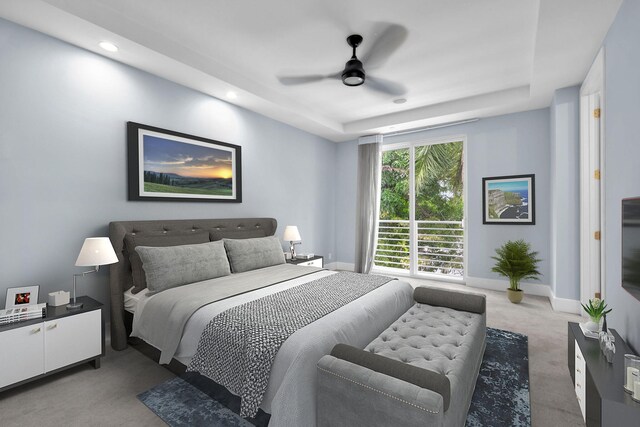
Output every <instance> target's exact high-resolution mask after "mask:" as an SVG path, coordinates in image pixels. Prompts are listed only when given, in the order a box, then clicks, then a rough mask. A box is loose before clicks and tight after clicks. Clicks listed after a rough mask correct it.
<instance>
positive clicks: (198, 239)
mask: <svg viewBox="0 0 640 427" xmlns="http://www.w3.org/2000/svg"><path fill="white" fill-rule="evenodd" d="M208 241H209V232H208V231H206V230H196V231H188V232H168V233H162V234H133V233H132V234H127V235H126V236H124V245H125V248H126V249H127V253H128V255H129V262H130V263H131V277H132V278H133V289H132V290H131V293H133V294H137V293H138V292H140V291H142V290H144V289H145V288H146V287H147V279H146V277H145V275H144V270H143V269H142V261H141V260H140V255H138V253H137V252H136V246H154V247H165V246H178V245H194V244H196V243H206V242H208Z"/></svg>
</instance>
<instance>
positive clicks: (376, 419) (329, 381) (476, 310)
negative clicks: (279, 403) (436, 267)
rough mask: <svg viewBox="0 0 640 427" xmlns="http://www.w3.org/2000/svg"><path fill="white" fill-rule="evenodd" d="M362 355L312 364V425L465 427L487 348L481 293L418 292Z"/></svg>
mask: <svg viewBox="0 0 640 427" xmlns="http://www.w3.org/2000/svg"><path fill="white" fill-rule="evenodd" d="M414 299H415V301H416V304H415V305H414V306H412V307H411V308H410V309H409V310H408V311H407V312H406V313H405V314H403V315H402V316H401V317H400V318H399V319H398V320H397V321H395V322H394V323H393V324H392V325H391V326H389V328H387V329H386V330H385V331H383V332H382V333H381V334H380V335H379V336H378V337H377V338H376V339H375V340H373V341H372V342H371V343H370V344H369V345H367V347H366V348H365V349H364V350H362V349H358V348H355V347H351V346H348V345H345V344H338V345H336V346H335V347H334V349H333V350H332V352H331V354H330V355H327V356H324V357H323V358H322V359H320V361H319V362H318V393H317V414H316V418H317V425H318V426H319V427H325V426H332V427H336V426H464V424H465V420H466V417H467V412H468V410H469V405H470V404H471V397H472V396H473V391H474V388H475V384H476V379H477V377H478V372H479V370H480V363H481V362H482V356H483V354H484V348H485V336H486V314H485V307H486V302H485V297H484V296H483V295H475V294H468V293H462V292H455V291H448V290H442V289H437V288H427V287H419V288H416V289H415V291H414Z"/></svg>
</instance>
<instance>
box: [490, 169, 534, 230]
mask: <svg viewBox="0 0 640 427" xmlns="http://www.w3.org/2000/svg"><path fill="white" fill-rule="evenodd" d="M535 181H536V180H535V175H534V174H529V175H506V176H493V177H487V178H482V223H483V224H500V225H502V224H505V225H535V223H536V201H535V198H536V197H535V196H536V194H535V191H536V190H535V189H536V185H535ZM516 198H519V199H520V200H519V201H517V200H515V199H516ZM509 202H512V203H509ZM513 202H516V203H513ZM496 209H497V211H496Z"/></svg>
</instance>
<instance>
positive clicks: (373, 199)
mask: <svg viewBox="0 0 640 427" xmlns="http://www.w3.org/2000/svg"><path fill="white" fill-rule="evenodd" d="M374 140H375V141H376V142H373V143H369V144H361V145H359V146H358V193H357V194H358V195H357V217H356V266H355V270H356V272H358V273H366V274H368V273H369V272H370V271H371V267H372V266H373V258H374V256H375V253H376V241H377V239H378V215H379V212H380V176H381V171H380V161H381V145H382V144H381V143H380V142H381V140H382V138H381V135H376V138H374Z"/></svg>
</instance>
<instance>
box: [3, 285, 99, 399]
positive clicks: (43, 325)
mask: <svg viewBox="0 0 640 427" xmlns="http://www.w3.org/2000/svg"><path fill="white" fill-rule="evenodd" d="M78 302H82V303H83V304H84V305H83V307H82V308H80V309H77V310H67V307H66V306H65V305H61V306H58V307H52V306H47V315H46V317H43V318H42V319H33V320H27V321H25V322H16V323H11V324H8V325H2V326H0V348H1V349H2V354H1V355H0V360H1V361H2V363H0V392H1V391H4V390H7V389H9V388H12V387H16V386H18V385H21V384H24V383H27V382H29V381H33V380H35V379H38V378H42V377H45V376H47V375H51V374H53V373H56V372H59V371H62V370H64V369H67V368H70V367H72V366H76V365H80V364H82V363H86V362H91V364H92V365H93V366H94V368H96V369H98V368H99V367H100V357H102V356H103V355H104V317H103V316H102V304H101V303H99V302H98V301H96V300H94V299H92V298H89V297H78Z"/></svg>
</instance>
